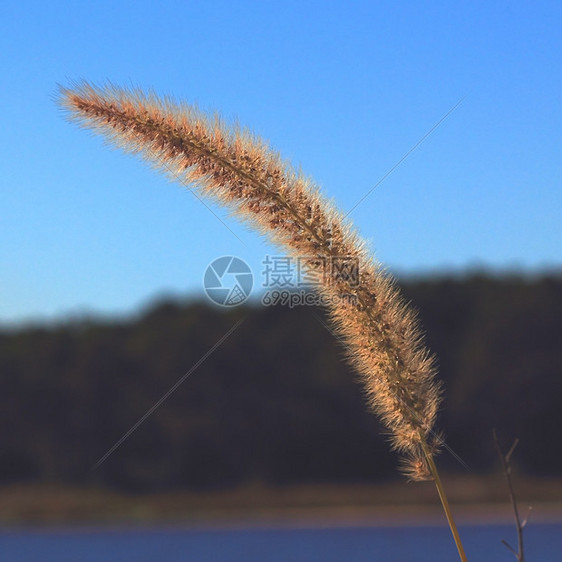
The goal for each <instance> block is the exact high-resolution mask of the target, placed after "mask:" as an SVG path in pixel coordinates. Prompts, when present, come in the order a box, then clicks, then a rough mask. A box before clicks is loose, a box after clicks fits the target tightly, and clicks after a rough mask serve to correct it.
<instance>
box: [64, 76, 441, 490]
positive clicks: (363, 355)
mask: <svg viewBox="0 0 562 562" xmlns="http://www.w3.org/2000/svg"><path fill="white" fill-rule="evenodd" d="M59 102H60V104H61V105H62V107H63V108H64V109H65V110H67V113H68V117H69V118H70V119H71V120H73V121H76V122H78V123H79V124H80V125H82V126H84V127H86V128H89V129H91V130H93V131H95V132H97V133H101V134H102V135H103V136H105V138H106V139H108V140H109V141H111V143H113V144H115V145H116V146H118V147H120V148H122V149H124V150H125V151H128V152H132V153H136V154H140V155H141V156H142V157H143V158H144V159H146V160H147V161H148V162H150V163H151V164H152V165H154V166H155V167H156V168H158V169H160V170H161V171H163V172H165V173H166V174H168V175H170V176H172V177H173V179H175V180H179V181H180V182H182V183H185V184H194V185H195V186H198V187H199V190H200V193H202V194H204V195H208V196H209V197H211V198H213V199H214V200H216V201H219V202H220V203H222V204H223V205H225V206H226V207H228V208H229V209H231V210H232V211H234V212H235V213H236V214H237V215H238V216H239V217H241V218H242V219H243V220H245V221H247V222H249V223H250V224H251V225H253V226H254V227H257V228H258V229H259V230H260V231H262V232H263V233H265V234H267V235H268V236H269V238H270V239H271V240H272V241H273V242H274V243H276V244H278V245H280V246H282V247H283V248H284V249H285V251H286V252H287V253H289V255H292V256H296V257H303V256H304V257H307V259H308V258H312V259H311V260H310V261H309V262H308V264H309V267H311V268H314V267H317V268H319V267H320V266H321V264H326V263H329V264H330V263H332V262H333V261H334V260H338V259H342V258H345V259H346V260H351V261H352V262H354V263H356V264H357V266H358V274H359V277H358V279H355V280H351V279H350V278H349V277H346V276H345V275H328V276H327V278H324V282H323V283H322V285H321V287H320V288H319V290H320V291H321V292H322V293H323V294H324V296H326V297H327V299H326V301H327V302H329V303H330V304H329V305H328V306H329V310H330V313H331V318H332V320H333V322H334V326H335V329H336V331H337V332H338V333H339V334H340V336H341V339H342V340H343V341H344V342H345V347H346V349H347V352H348V356H349V359H350V361H351V362H352V364H353V365H354V367H355V368H356V370H357V372H358V373H359V375H360V379H361V381H362V383H363V386H364V389H365V392H366V395H367V397H368V401H369V404H370V405H371V407H372V408H373V409H374V410H375V411H376V413H377V414H378V415H379V416H380V418H381V419H382V421H383V423H384V425H385V426H386V428H387V429H388V433H389V436H390V439H391V443H392V445H393V447H394V448H395V449H397V450H398V451H400V453H402V455H403V470H404V472H405V473H406V474H407V475H408V476H409V477H410V478H411V479H413V480H425V479H431V474H432V472H431V471H430V465H429V462H430V460H431V459H432V456H433V455H434V454H435V453H436V451H437V449H438V448H439V445H440V443H441V440H440V438H439V437H438V436H437V435H436V434H435V433H434V430H433V426H434V422H435V417H436V413H437V409H438V406H439V403H440V385H439V384H438V383H437V381H436V380H435V372H436V369H435V365H434V360H433V357H432V356H431V355H430V354H429V353H428V351H427V349H426V348H425V346H424V342H423V337H422V334H421V332H420V329H419V325H418V320H417V318H416V314H415V312H414V311H413V310H412V309H411V308H410V307H409V306H408V305H407V303H405V301H404V299H403V298H402V296H401V295H400V292H399V290H398V288H397V287H396V285H395V282H394V280H393V279H392V278H391V276H390V275H388V274H387V273H386V272H385V271H384V269H383V268H382V267H381V266H380V265H379V264H377V263H376V262H375V261H374V260H373V259H372V258H371V256H370V255H369V252H368V251H367V249H366V247H365V244H364V243H363V242H362V240H361V239H360V238H359V237H358V235H357V234H356V232H355V231H354V230H353V229H352V228H351V226H350V225H349V224H348V223H346V222H345V221H344V218H343V215H342V213H341V212H339V211H338V210H337V209H335V208H334V207H333V206H332V205H331V204H330V203H328V202H327V201H326V200H325V199H324V198H323V197H322V195H321V194H320V193H319V189H318V187H317V186H316V185H315V184H314V183H313V182H312V181H311V180H310V179H308V178H306V177H304V176H303V175H301V174H300V173H298V172H296V171H295V170H294V169H293V168H292V167H291V166H290V165H289V164H288V163H287V162H284V161H283V160H282V159H281V157H280V156H279V155H278V154H277V153H276V152H274V151H272V150H271V148H270V147H269V146H268V145H267V144H266V143H264V142H263V141H262V140H259V139H258V138H256V137H254V136H252V135H251V134H250V133H249V132H247V131H244V130H241V129H239V128H229V127H226V126H225V125H224V124H223V123H222V121H221V120H220V119H219V118H218V117H216V116H215V117H211V118H209V117H206V116H204V115H202V114H201V113H200V112H199V111H198V110H196V109H195V108H193V107H191V106H189V105H186V104H176V103H174V102H173V101H172V100H170V99H168V98H165V99H159V98H158V97H157V96H156V95H154V94H144V93H143V92H141V91H138V90H124V89H120V88H117V87H114V86H105V87H96V86H93V85H90V84H88V83H80V84H78V85H77V86H75V87H73V88H70V89H66V88H61V89H60V97H59ZM431 462H432V460H431Z"/></svg>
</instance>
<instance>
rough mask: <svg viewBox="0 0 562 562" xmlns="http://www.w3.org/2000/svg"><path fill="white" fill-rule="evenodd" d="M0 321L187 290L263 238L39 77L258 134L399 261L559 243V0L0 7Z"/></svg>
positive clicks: (503, 266) (542, 255)
mask: <svg viewBox="0 0 562 562" xmlns="http://www.w3.org/2000/svg"><path fill="white" fill-rule="evenodd" d="M0 22H1V23H0V26H1V33H0V60H1V61H2V66H3V68H2V76H3V77H4V78H3V81H2V87H1V89H0V97H1V102H2V103H1V107H2V112H3V115H2V127H1V128H0V148H1V150H0V170H1V177H2V180H1V181H2V187H1V189H2V192H1V194H2V199H1V201H2V203H1V205H2V206H1V207H0V210H1V226H0V234H1V237H0V268H1V269H0V323H8V322H14V321H15V322H20V321H22V320H26V319H30V318H52V317H58V316H61V315H64V314H69V313H71V314H77V313H80V312H84V311H90V312H99V313H112V314H120V313H124V312H127V311H133V310H135V309H136V308H137V307H138V306H139V305H142V304H144V303H147V302H149V301H150V299H151V298H153V297H155V296H157V295H161V294H165V293H174V294H180V295H183V294H188V293H189V294H194V295H202V294H203V291H202V287H201V284H202V282H201V280H202V275H203V272H204V270H205V268H206V266H207V265H208V263H209V262H210V261H211V260H212V259H214V258H215V257H218V256H221V255H236V256H239V257H241V258H243V259H245V260H247V261H248V262H249V263H250V265H251V266H252V268H254V270H257V272H258V273H259V270H260V267H261V261H262V260H263V258H264V256H265V255H266V254H274V255H277V254H278V252H277V251H276V250H274V249H272V248H271V247H270V246H269V245H268V244H267V243H266V242H265V241H264V239H263V238H261V237H259V236H258V235H257V234H255V233H254V232H252V231H249V230H247V229H246V228H245V227H243V226H241V225H240V224H239V223H238V222H237V221H236V220H235V219H231V218H230V217H228V215H227V214H226V213H225V212H223V211H222V210H221V209H219V208H217V207H213V209H214V210H215V212H216V213H217V214H218V215H219V216H220V217H221V218H222V219H223V220H224V221H225V222H226V223H227V224H228V226H229V227H230V228H231V229H232V230H234V231H235V232H236V234H237V235H238V236H239V237H240V238H241V239H242V240H243V243H241V242H240V241H239V240H238V239H237V238H236V237H235V236H233V235H232V234H231V232H230V231H229V230H228V229H227V228H225V226H224V225H223V224H221V222H219V221H218V220H217V219H216V218H215V217H214V216H213V215H212V214H211V213H210V212H209V211H208V210H207V209H206V208H205V207H204V206H202V205H201V203H199V202H198V201H197V199H196V198H195V197H194V196H193V195H192V194H190V193H189V192H188V191H187V190H186V189H184V188H182V187H181V186H178V185H175V184H171V183H168V181H167V180H166V179H164V178H162V177H160V176H159V175H158V174H157V173H155V172H154V171H152V170H150V169H149V168H147V167H146V166H145V165H144V164H142V163H140V162H139V161H138V160H136V159H135V158H133V157H130V156H127V155H124V154H122V153H119V152H117V151H114V150H108V148H107V147H105V146H103V143H102V141H101V140H100V139H99V138H95V137H93V136H91V135H89V134H87V133H85V132H84V131H81V130H79V129H78V128H76V127H75V126H72V125H69V124H68V123H67V122H65V121H64V119H63V118H62V116H61V114H60V112H59V110H58V109H57V108H56V107H55V104H54V102H53V95H54V92H55V89H56V84H57V83H62V84H66V83H68V82H69V81H72V80H75V79H80V78H85V79H88V80H91V81H94V82H97V83H100V82H103V81H105V80H106V79H109V80H111V81H113V82H115V83H116V84H122V85H131V84H132V85H137V86H141V87H152V88H154V89H155V90H157V91H158V92H162V93H171V94H173V95H174V96H176V97H178V98H184V99H186V100H188V101H191V102H197V103H198V104H199V105H200V106H201V107H202V108H203V109H209V110H219V111H220V112H221V113H222V114H223V115H224V116H226V117H227V118H229V119H237V120H238V121H239V122H240V123H242V124H244V125H247V126H249V127H250V128H252V129H254V130H255V131H256V132H257V133H259V134H260V135H262V136H263V137H265V138H266V139H268V140H269V141H270V142H271V143H272V145H273V146H274V147H276V148H277V149H279V150H280V151H281V152H282V153H283V155H284V156H285V157H286V158H288V159H290V160H291V161H293V163H294V164H295V165H297V166H301V167H302V168H303V170H304V171H305V172H306V173H307V174H309V175H311V176H313V177H314V178H315V179H316V180H317V181H318V182H319V183H320V184H321V185H322V187H323V190H324V193H325V194H326V195H327V196H329V197H331V198H333V200H334V201H335V202H337V204H338V205H339V206H340V207H341V208H342V209H344V210H349V209H351V208H352V207H353V206H354V205H355V204H356V203H357V201H358V200H360V199H361V198H362V197H363V196H364V195H365V193H367V192H368V191H369V189H371V187H372V186H373V185H375V184H376V183H377V182H378V181H379V180H380V179H381V178H382V177H383V176H384V175H385V174H386V173H387V172H388V171H389V170H390V169H391V168H392V167H393V166H394V165H395V164H396V163H397V162H398V161H399V160H400V159H401V158H402V157H403V156H404V154H405V153H407V152H408V150H409V149H410V148H411V147H412V146H414V145H415V144H416V143H417V142H418V141H419V140H420V139H421V138H422V137H423V136H424V135H425V134H426V133H427V131H429V130H430V129H431V128H432V127H433V126H434V125H435V124H436V123H437V122H438V121H439V120H440V119H441V118H442V117H443V115H444V114H446V113H447V111H448V110H449V109H450V108H451V107H453V106H454V105H455V104H456V103H457V102H458V101H459V100H460V99H461V98H464V100H463V102H462V103H461V105H460V106H459V107H458V108H457V109H456V110H455V111H454V112H453V113H452V114H451V115H450V116H449V117H448V118H447V119H446V120H445V121H444V122H443V123H442V124H441V125H440V126H439V127H438V128H437V129H436V130H435V131H434V132H433V133H432V134H431V135H430V136H429V137H428V138H427V139H426V140H425V141H424V142H423V143H422V144H421V145H420V146H419V147H418V148H417V149H416V150H415V151H414V152H413V153H412V154H411V155H410V156H409V157H408V158H407V159H406V160H405V161H404V162H402V164H401V165H400V166H399V167H397V168H396V170H394V172H393V173H392V174H391V175H390V176H389V177H387V178H386V179H385V181H384V182H382V183H381V185H379V186H378V187H377V188H376V189H375V190H374V191H373V193H371V195H370V196H369V197H368V198H367V199H366V200H365V201H363V202H362V203H361V204H360V205H359V206H358V207H357V208H356V209H355V210H354V211H353V213H352V218H353V220H354V222H355V224H356V226H357V228H358V229H359V231H360V232H361V234H362V235H363V237H364V238H366V239H367V240H368V241H369V243H370V244H371V247H372V248H373V251H374V252H375V253H376V255H377V257H378V258H379V259H380V260H381V261H383V262H384V263H386V264H387V265H388V266H389V267H390V268H391V269H393V270H395V271H397V272H399V273H400V274H419V273H427V272H434V271H443V270H453V271H456V272H462V271H464V270H466V269H468V268H473V267H486V268H489V269H492V270H497V271H505V270H514V269H516V270H522V271H526V272H531V273H533V272H539V271H542V270H544V269H545V268H550V269H552V268H560V266H561V264H562V246H561V240H562V226H561V224H562V221H561V220H560V219H561V211H562V190H561V188H562V103H561V102H562V39H561V38H562V33H561V31H560V30H561V29H562V4H561V3H560V2H554V1H553V2H536V3H530V2H470V3H469V2H417V3H414V2H396V1H393V2H374V1H372V0H371V1H368V2H344V1H337V2H330V1H314V2H307V1H302V0H299V1H298V2H296V1H287V0H284V1H283V2H267V1H259V2H258V1H244V0H242V1H237V2H231V1H229V2H225V1H214V2H189V1H183V2H164V3H162V4H161V5H160V4H157V3H155V2H146V1H142V0H141V1H139V0H135V1H134V2H132V1H131V2H108V1H104V0H98V1H97V2H95V3H91V2H77V3H70V2H56V1H55V2H48V3H39V2H26V1H23V2H17V3H16V2H13V1H11V0H4V2H2V4H1V7H0Z"/></svg>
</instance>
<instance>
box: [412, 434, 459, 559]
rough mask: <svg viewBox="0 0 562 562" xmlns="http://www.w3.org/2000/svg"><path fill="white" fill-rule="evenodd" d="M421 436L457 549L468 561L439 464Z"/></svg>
mask: <svg viewBox="0 0 562 562" xmlns="http://www.w3.org/2000/svg"><path fill="white" fill-rule="evenodd" d="M421 438H422V439H421V444H422V447H423V452H424V454H425V458H426V460H427V463H428V465H429V470H430V471H431V475H432V476H433V481H434V482H435V486H436V487H437V493H438V494H439V499H440V500H441V505H442V506H443V510H444V511H445V517H447V523H449V528H450V529H451V533H452V534H453V539H454V540H455V545H456V546H457V550H458V551H459V556H460V558H461V560H462V562H467V558H466V554H465V553H464V548H463V546H462V542H461V538H460V535H459V532H458V530H457V526H456V524H455V520H454V519H453V514H452V512H451V508H450V507H449V501H448V500H447V495H446V494H445V488H443V484H442V483H441V478H440V477H439V472H437V466H435V461H434V460H433V455H432V454H431V452H430V450H429V447H428V446H427V443H426V441H425V437H424V436H423V435H422V436H421Z"/></svg>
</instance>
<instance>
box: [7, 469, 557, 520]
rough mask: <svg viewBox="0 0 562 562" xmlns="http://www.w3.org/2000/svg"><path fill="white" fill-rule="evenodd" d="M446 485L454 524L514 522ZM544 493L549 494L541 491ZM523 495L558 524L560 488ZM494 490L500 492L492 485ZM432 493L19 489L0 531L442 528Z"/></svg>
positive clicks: (501, 506)
mask: <svg viewBox="0 0 562 562" xmlns="http://www.w3.org/2000/svg"><path fill="white" fill-rule="evenodd" d="M450 484H451V485H450V486H449V490H448V491H449V492H450V493H449V501H450V503H451V506H452V509H453V513H454V516H455V519H456V521H457V523H458V524H459V525H460V526H463V525H504V524H505V525H511V524H513V512H512V510H511V505H510V502H509V498H508V497H507V494H499V493H497V494H495V495H493V496H491V494H490V493H489V491H490V486H489V484H490V483H488V484H486V483H485V481H483V480H479V481H478V482H475V481H474V480H472V479H471V480H470V481H468V480H467V479H462V481H461V480H460V479H459V480H457V481H456V482H455V481H454V480H453V481H451V482H450ZM476 484H478V486H476ZM545 489H546V490H547V491H550V494H545V493H544V491H545ZM478 490H479V492H478ZM521 490H522V491H523V490H524V491H525V493H524V494H521V499H520V500H518V505H519V510H520V513H521V516H522V518H525V516H526V514H527V509H528V506H532V508H533V509H532V512H531V515H530V518H529V525H532V524H533V523H538V524H549V523H552V524H562V498H561V497H559V494H557V493H554V492H555V491H558V490H559V487H558V486H550V485H548V483H546V484H545V482H541V483H540V486H538V487H537V486H531V485H530V484H529V482H527V483H526V484H525V485H524V486H521ZM495 491H496V492H502V493H503V491H504V490H503V488H501V489H498V488H497V487H496V488H495ZM477 492H478V493H477ZM532 492H535V493H532ZM436 496H437V494H436V493H435V490H434V487H433V484H432V483H431V482H428V483H420V484H416V485H411V484H407V483H399V482H392V483H387V484H376V485H341V486H336V485H308V486H290V487H279V488H274V487H267V486H263V485H251V486H246V487H240V488H236V489H230V490H223V491H213V492H193V491H186V490H178V491H176V492H160V493H151V494H125V493H123V492H116V491H111V490H107V489H96V488H81V487H69V486H54V485H33V486H31V485H30V486H23V485H20V486H11V487H4V488H0V531H1V530H5V529H8V528H24V529H31V528H37V529H41V528H54V527H56V528H57V529H60V528H69V529H71V528H79V529H80V528H81V529H88V528H104V527H112V528H128V527H136V528H138V527H142V526H153V527H163V528H168V527H171V528H178V527H180V528H185V529H203V528H206V529H233V530H235V529H242V528H245V529H251V528H286V527H288V528H334V527H396V526H424V525H429V526H437V525H446V521H445V517H444V514H443V511H442V508H441V505H440V504H439V501H438V499H437V497H436ZM490 496H491V497H490ZM504 496H505V497H504ZM533 496H534V499H531V498H533Z"/></svg>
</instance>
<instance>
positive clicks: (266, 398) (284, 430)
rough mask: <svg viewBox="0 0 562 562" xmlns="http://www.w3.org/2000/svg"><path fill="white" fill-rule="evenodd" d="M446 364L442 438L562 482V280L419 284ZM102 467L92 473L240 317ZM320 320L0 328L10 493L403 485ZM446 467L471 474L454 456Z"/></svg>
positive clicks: (482, 458)
mask: <svg viewBox="0 0 562 562" xmlns="http://www.w3.org/2000/svg"><path fill="white" fill-rule="evenodd" d="M402 285H403V288H404V291H405V293H406V295H407V297H408V298H409V299H411V300H412V301H413V302H414V303H415V305H416V307H417V308H418V309H419V310H420V315H421V318H422V321H423V325H424V328H425V330H426V332H427V338H428V343H429V345H430V347H431V349H432V350H433V351H435V352H436V354H437V355H438V357H439V365H440V376H441V378H442V379H443V380H444V381H445V387H446V394H445V400H444V404H443V408H442V412H441V415H440V423H439V425H440V427H441V428H442V429H443V430H444V432H445V434H446V437H447V443H448V444H449V445H450V446H451V447H452V449H453V450H454V451H455V452H456V453H457V454H458V455H460V456H461V457H462V458H463V459H464V460H465V461H466V462H467V463H468V464H469V465H470V467H471V469H472V470H473V471H474V472H476V473H479V472H487V471H490V470H493V469H495V466H496V463H497V459H496V457H495V453H494V448H493V443H492V438H491V432H492V428H494V427H495V428H497V430H498V432H499V435H500V437H501V438H502V439H503V440H504V441H505V444H506V445H509V444H510V442H511V440H512V439H513V438H514V437H516V436H517V437H519V438H520V439H521V445H520V447H519V449H518V452H517V470H519V471H521V472H524V473H527V474H530V475H547V474H548V475H556V474H558V475H560V474H561V473H562V447H561V446H560V437H559V435H560V431H559V430H560V426H561V424H560V410H561V408H562V382H561V380H562V377H561V375H562V278H560V277H556V276H551V277H543V278H540V279H535V280H533V281H529V280H523V279H519V278H516V277H511V278H503V279H493V278H489V277H485V276H473V277H470V278H466V279H446V278H443V279H433V280H431V279H430V280H426V281H416V282H408V283H403V284H402ZM241 318H244V321H243V322H242V323H241V324H240V326H239V327H238V328H237V329H236V330H235V331H234V332H233V333H232V334H231V335H230V337H229V338H228V339H226V340H225V341H224V342H223V343H222V345H220V346H219V347H218V348H217V349H216V350H215V351H214V352H213V353H212V354H211V355H210V356H209V357H207V358H206V360H205V361H204V362H203V363H202V364H201V365H200V366H199V367H198V368H197V369H196V370H195V371H194V372H193V373H192V374H191V375H190V376H189V377H188V378H187V379H186V380H185V382H184V383H183V384H182V385H181V386H180V387H179V388H178V389H177V390H176V391H175V392H174V393H173V394H172V395H171V396H170V397H169V398H168V399H167V400H166V401H165V402H164V403H163V404H162V405H161V406H160V407H159V408H158V409H157V410H156V411H155V412H154V413H153V414H152V415H151V416H150V417H149V418H148V419H147V420H146V421H145V422H144V423H143V424H142V425H141V426H140V427H139V428H138V429H137V430H136V431H135V432H134V433H133V434H132V435H131V436H130V437H129V438H128V439H127V440H126V441H125V442H124V443H123V444H122V445H121V446H120V447H119V448H118V449H116V450H115V452H114V453H113V454H112V455H111V456H109V458H108V459H107V460H106V461H105V462H104V463H103V464H102V465H101V466H100V467H99V468H98V469H97V470H95V471H91V470H90V469H91V467H92V466H93V465H94V464H95V463H96V461H98V459H100V457H102V456H103V455H104V453H106V451H108V449H110V448H111V446H112V445H113V444H114V443H116V442H117V441H118V440H119V439H120V438H121V437H122V436H123V435H124V434H125V433H126V432H127V431H128V430H129V429H130V428H131V426H133V424H135V422H137V420H139V418H141V417H142V416H143V415H144V414H145V413H146V412H147V411H148V410H149V409H150V408H151V407H152V406H153V405H154V404H155V403H156V402H157V401H158V399H159V398H160V397H162V396H163V395H164V394H165V393H166V392H167V391H168V390H169V389H170V388H171V387H172V386H173V385H174V384H175V383H176V382H177V381H178V380H179V379H180V378H181V377H182V375H183V374H184V373H186V372H187V371H188V370H189V369H190V368H191V367H193V366H194V365H195V364H196V363H197V362H198V361H199V360H200V359H201V358H202V357H204V356H205V354H206V353H207V352H208V351H209V350H210V349H211V348H212V347H213V345H215V343H216V342H217V341H218V340H220V338H221V337H222V336H223V335H224V334H225V333H226V332H227V331H228V330H229V329H230V328H231V327H232V326H233V325H234V324H235V323H236V321H238V320H239V319H241ZM325 322H326V320H325V316H324V313H323V312H322V310H320V309H314V308H311V307H298V308H294V309H289V308H286V307H263V306H252V307H244V306H242V307H238V308H234V309H230V310H218V309H217V308H213V307H210V306H207V304H205V303H179V302H161V303H159V304H157V305H154V306H153V307H152V308H151V309H149V310H147V311H145V312H144V313H143V314H142V315H141V316H139V317H137V318H135V319H131V320H129V321H121V322H119V323H117V322H103V321H93V320H92V321H83V322H75V323H67V324H64V325H57V326H52V327H35V328H32V327H29V328H26V329H22V330H18V331H7V330H4V331H3V332H0V423H1V427H2V431H1V432H0V450H1V451H2V453H1V458H0V484H7V483H11V482H58V483H69V484H88V483H96V484H105V485H109V486H112V487H115V488H119V489H123V490H130V491H148V490H164V489H174V488H178V487H187V488H217V487H228V486H234V485H237V484H243V483H249V482H256V481H259V482H264V483H266V484H288V483H308V482H361V481H374V480H380V479H384V478H389V477H394V475H395V474H396V458H395V457H394V456H393V454H392V453H391V452H390V451H389V448H388V444H387V443H386V441H385V437H384V435H381V433H380V428H379V425H378V422H377V420H376V418H375V417H374V416H373V415H372V414H370V413H369V412H368V411H367V410H366V408H365V405H364V399H363V396H362V393H361V386H360V384H358V382H357V380H356V377H355V375H354V374H353V373H352V372H351V370H350V369H349V368H348V367H347V365H346V364H345V361H344V360H343V356H344V353H343V349H342V348H341V346H340V345H339V344H338V343H337V341H336V340H335V338H334V337H333V336H332V335H331V334H330V332H329V331H328V330H327V329H326V327H325V325H324V323H325ZM439 461H440V463H441V466H443V467H444V468H445V469H448V470H451V471H458V472H462V471H463V470H464V469H463V467H462V466H460V465H459V464H458V463H457V462H456V461H455V460H454V458H453V457H452V456H451V455H450V454H449V453H446V452H444V453H443V454H442V455H441V457H440V459H439Z"/></svg>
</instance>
